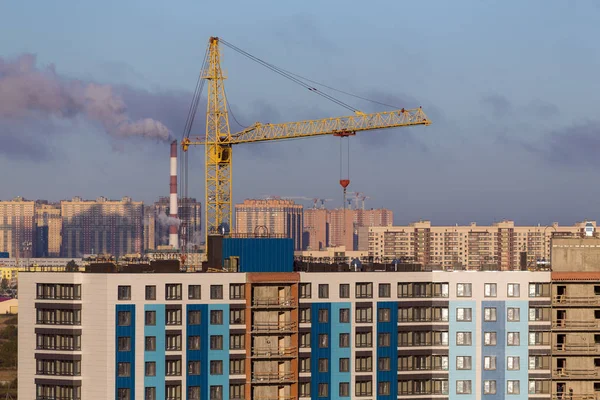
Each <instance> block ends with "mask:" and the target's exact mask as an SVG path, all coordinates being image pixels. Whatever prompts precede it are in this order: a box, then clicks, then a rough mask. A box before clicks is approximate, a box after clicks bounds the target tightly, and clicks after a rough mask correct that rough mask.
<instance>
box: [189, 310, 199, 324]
mask: <svg viewBox="0 0 600 400" xmlns="http://www.w3.org/2000/svg"><path fill="white" fill-rule="evenodd" d="M188 324H189V325H200V310H190V311H188Z"/></svg>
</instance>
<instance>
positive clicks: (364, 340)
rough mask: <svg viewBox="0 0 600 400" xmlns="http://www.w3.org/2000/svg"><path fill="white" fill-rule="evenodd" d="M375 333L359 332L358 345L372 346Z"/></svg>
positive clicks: (357, 335)
mask: <svg viewBox="0 0 600 400" xmlns="http://www.w3.org/2000/svg"><path fill="white" fill-rule="evenodd" d="M372 346H373V333H372V332H357V333H356V347H372Z"/></svg>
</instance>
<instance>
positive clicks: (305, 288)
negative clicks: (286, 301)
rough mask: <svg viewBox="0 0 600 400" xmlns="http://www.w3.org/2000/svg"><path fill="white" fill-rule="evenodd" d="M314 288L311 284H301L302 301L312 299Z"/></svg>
mask: <svg viewBox="0 0 600 400" xmlns="http://www.w3.org/2000/svg"><path fill="white" fill-rule="evenodd" d="M311 291H312V287H311V284H310V283H301V284H300V298H301V299H310V298H311Z"/></svg>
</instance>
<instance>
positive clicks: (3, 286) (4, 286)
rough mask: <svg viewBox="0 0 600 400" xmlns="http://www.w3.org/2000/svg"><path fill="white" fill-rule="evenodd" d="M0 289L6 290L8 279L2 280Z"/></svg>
mask: <svg viewBox="0 0 600 400" xmlns="http://www.w3.org/2000/svg"><path fill="white" fill-rule="evenodd" d="M0 287H2V289H4V290H6V289H8V279H2V283H1V284H0Z"/></svg>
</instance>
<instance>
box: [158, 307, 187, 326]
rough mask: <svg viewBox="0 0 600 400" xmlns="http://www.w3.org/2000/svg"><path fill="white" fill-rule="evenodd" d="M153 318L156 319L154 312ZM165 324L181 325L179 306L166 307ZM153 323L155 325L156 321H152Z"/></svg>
mask: <svg viewBox="0 0 600 400" xmlns="http://www.w3.org/2000/svg"><path fill="white" fill-rule="evenodd" d="M154 318H155V320H156V313H154ZM165 324H167V325H181V308H177V309H171V310H169V309H167V313H166V321H165ZM154 325H156V322H155V323H154Z"/></svg>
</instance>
